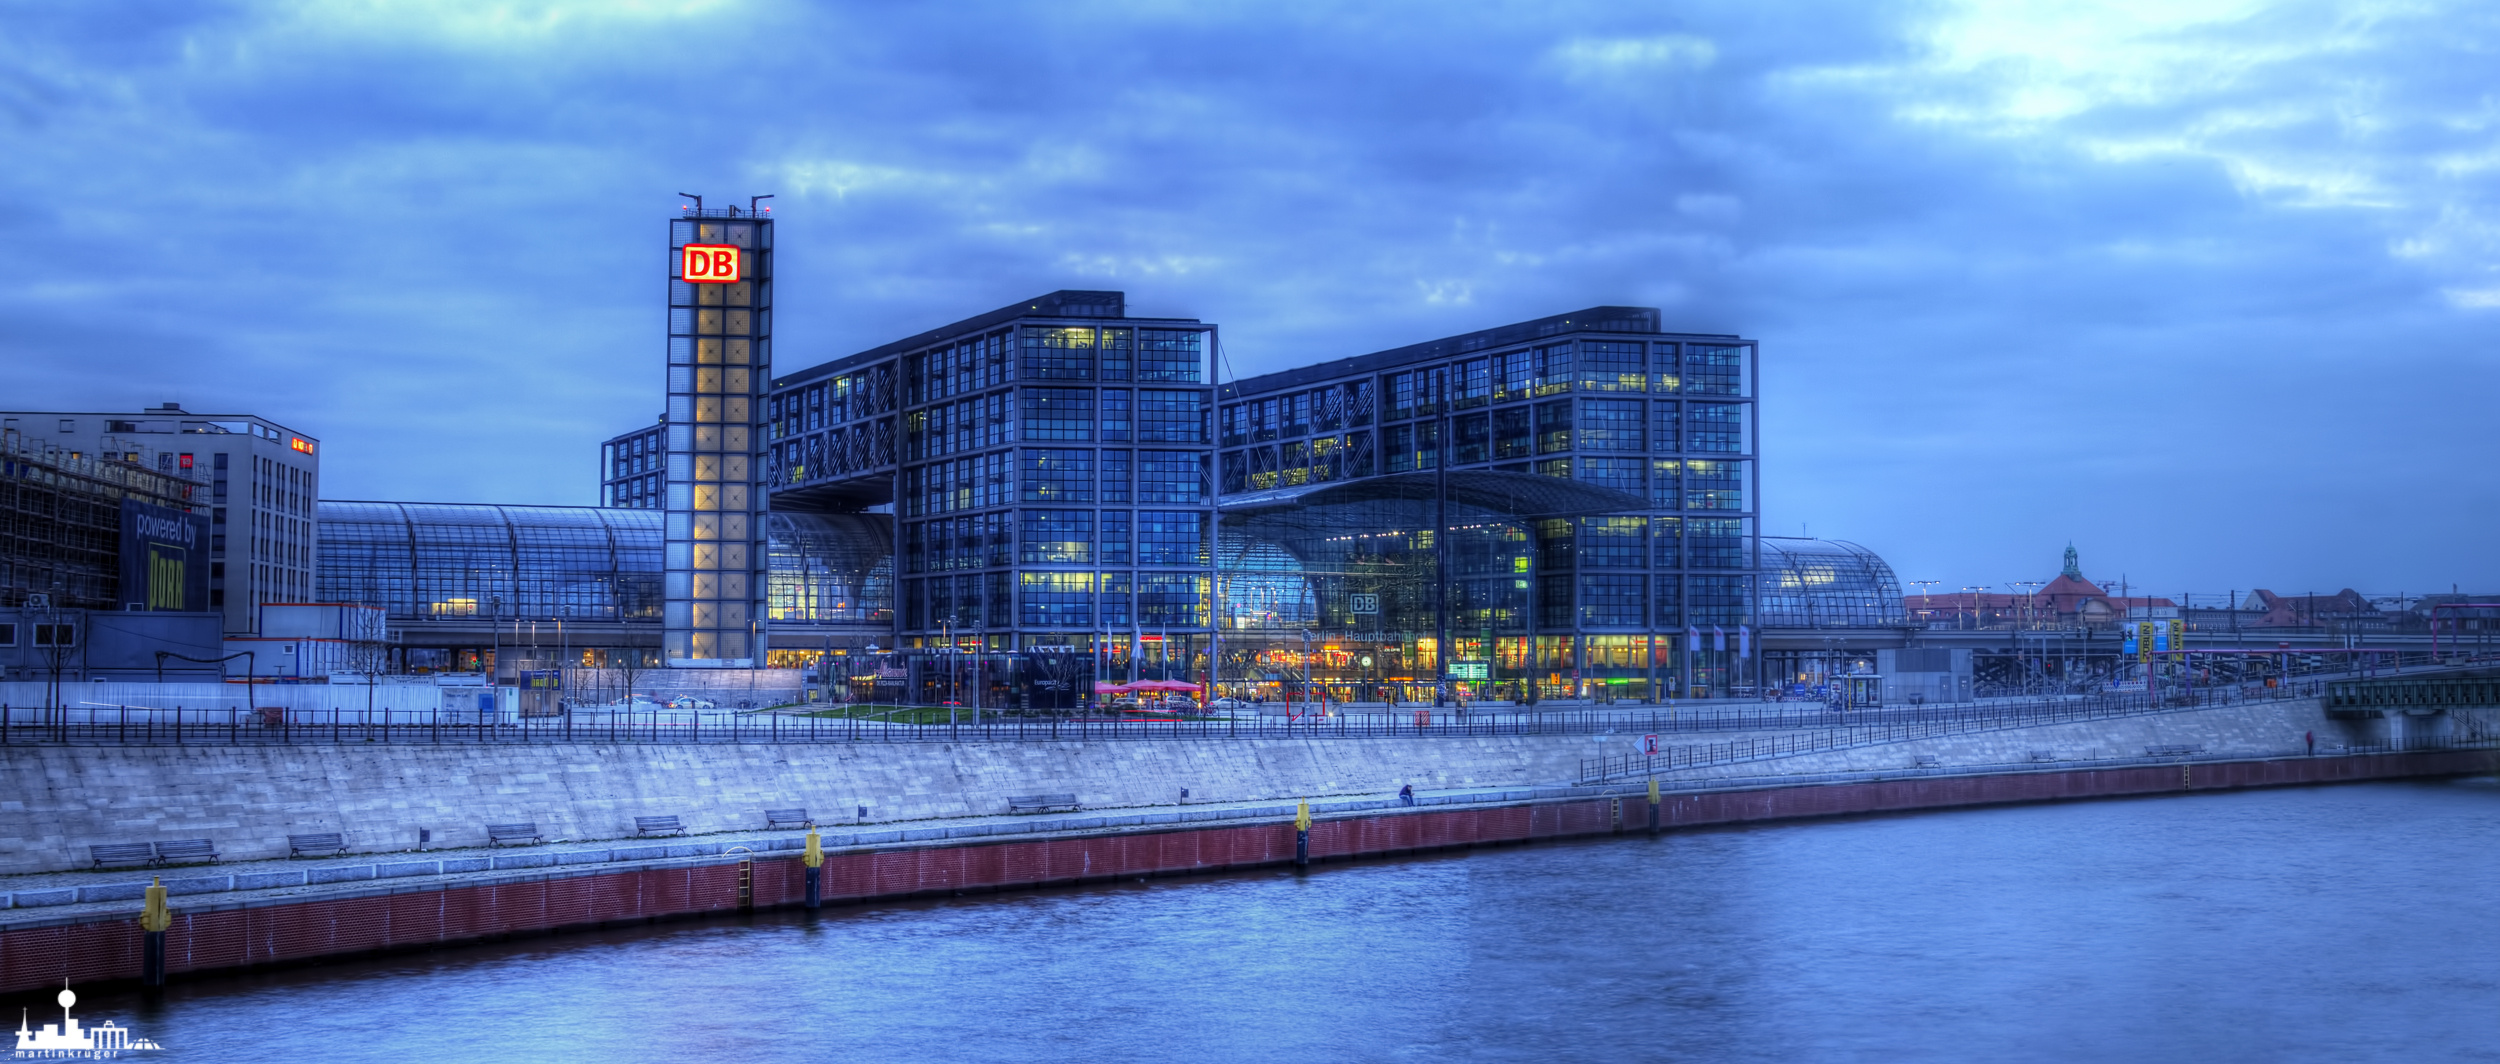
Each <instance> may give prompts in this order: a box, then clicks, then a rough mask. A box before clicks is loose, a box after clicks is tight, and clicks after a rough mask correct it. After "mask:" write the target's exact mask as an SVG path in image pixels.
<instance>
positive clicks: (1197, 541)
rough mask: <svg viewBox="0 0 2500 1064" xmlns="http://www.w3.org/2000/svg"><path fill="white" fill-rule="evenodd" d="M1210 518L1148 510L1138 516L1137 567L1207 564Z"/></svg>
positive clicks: (1189, 513) (1190, 513)
mask: <svg viewBox="0 0 2500 1064" xmlns="http://www.w3.org/2000/svg"><path fill="white" fill-rule="evenodd" d="M1206 516H1207V515H1206V514H1205V513H1203V512H1197V511H1180V512H1172V511H1156V510H1144V511H1140V512H1139V513H1138V515H1137V564H1139V565H1180V566H1203V565H1205V564H1207V543H1206V527H1207V526H1206Z"/></svg>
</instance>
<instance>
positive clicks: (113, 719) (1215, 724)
mask: <svg viewBox="0 0 2500 1064" xmlns="http://www.w3.org/2000/svg"><path fill="white" fill-rule="evenodd" d="M2303 693H2304V692H2303V691H2301V690H2299V689H2293V688H2278V689H2273V690H2272V691H2268V692H2266V694H2267V695H2269V696H2271V697H2278V698H2288V697H2297V696H2300V695H2301V694H2303ZM2311 693H2313V692H2311ZM2241 697H2242V695H2241V694H2240V693H2239V692H2237V691H2236V690H2234V691H2232V692H2231V693H2229V694H2227V695H2225V694H2221V693H2213V692H2208V693H2206V694H2205V695H2204V696H2202V697H2199V698H2196V699H2194V700H2192V701H2191V700H2189V699H2187V698H2185V697H2170V698H2165V699H2164V700H2163V702H2164V703H2165V705H2166V706H2168V707H2169V708H2184V707H2186V706H2189V705H2197V706H2202V705H2211V704H2220V703H2221V702H2223V701H2225V700H2226V699H2227V700H2229V701H2237V700H2239V699H2240V698H2241ZM2162 708H2164V707H2163V706H2156V705H2154V704H2153V703H2152V702H2151V701H2150V700H2148V699H2147V698H2146V696H2144V695H2141V694H2131V695H2106V696H2099V697H2096V698H2089V699H2077V698H2068V699H2037V700H2028V701H2020V702H2014V701H1997V702H1977V703H1960V704H1940V705H1924V706H1905V707H1892V708H1883V709H1856V710H1849V711H1846V712H1842V711H1836V710H1832V709H1829V708H1826V707H1823V706H1820V705H1795V706H1792V705H1789V704H1782V703H1760V704H1746V705H1715V706H1711V705H1677V706H1668V707H1660V708H1656V709H1651V710H1648V711H1640V710H1631V711H1625V710H1608V709H1570V710H1535V709H1505V710H1483V709H1464V710H1461V709H1456V708H1451V709H1414V710H1398V711H1392V712H1389V713H1381V714H1346V713H1339V714H1333V715H1327V716H1321V715H1310V716H1304V717H1300V718H1277V717H1249V716H1233V717H1222V716H1211V717H1191V718H1180V719H1136V718H1129V719H1109V718H1090V717H1058V718H1039V719H1036V718H1001V717H989V718H986V719H983V720H981V721H980V722H978V723H974V722H972V721H971V720H969V719H968V718H967V719H966V720H964V721H962V722H958V723H945V724H907V723H894V722H889V721H879V720H872V719H866V718H859V717H820V716H810V715H789V714H780V713H728V712H719V711H704V710H671V709H653V710H641V711H615V712H598V711H576V712H573V713H568V714H565V715H562V716H556V717H532V718H519V719H514V718H511V717H504V716H492V715H481V714H476V713H462V712H459V711H454V710H439V711H438V710H430V709H417V710H409V709H373V710H361V709H329V710H321V709H311V710H307V709H277V708H270V707H261V708H258V709H252V708H246V707H234V706H228V707H217V708H196V707H195V708H179V707H166V708H159V707H150V706H139V705H98V704H85V705H79V706H71V707H65V708H52V709H42V708H34V707H26V706H18V707H7V706H0V745H27V746H34V745H51V746H203V745H210V746H267V745H279V746H287V745H311V744H324V743H357V744H364V743H389V744H408V743H416V744H433V745H477V746H486V745H516V744H532V743H610V744H623V743H637V744H643V743H843V742H849V743H857V742H884V743H909V742H934V743H960V742H1053V741H1069V740H1075V741H1087V742H1091V741H1121V740H1141V739H1175V738H1181V739H1314V740H1326V739H1380V738H1396V737H1416V736H1436V737H1468V736H1504V735H1621V734H1632V735H1658V734H1674V733H1699V732H1724V731H1779V730H1791V731H1793V730H1801V729H1821V730H1820V731H1817V732H1816V733H1815V735H1816V736H1830V735H1842V734H1845V735H1853V736H1860V735H1862V736H1911V737H1917V736H1924V735H1934V734H1950V733H1952V732H1956V731H1972V730H1986V729H1992V728H2007V727H2024V726H2027V725H2029V724H2033V723H2042V722H2046V721H2050V720H2070V719H2089V718H2091V717H2095V716H2116V715H2124V714H2130V713H2143V712H2158V711H2161V709H2162ZM1779 738H1780V740H1781V741H1784V742H1788V743H1790V744H1791V745H1790V746H1788V747H1779V749H1793V750H1794V751H1795V752H1811V749H1808V748H1803V747H1796V746H1795V745H1794V744H1795V743H1797V742H1799V741H1803V740H1805V739H1806V738H1808V737H1805V736H1783V737H1779ZM1770 741H1771V740H1766V739H1753V740H1746V741H1745V742H1747V743H1750V744H1752V745H1749V746H1744V747H1741V749H1744V750H1748V751H1768V750H1771V749H1773V747H1771V746H1767V745H1764V744H1766V743H1768V742H1770ZM1815 741H1817V742H1824V743H1826V745H1825V746H1821V747H1814V748H1812V749H1829V748H1832V747H1830V746H1828V743H1829V742H1830V741H1832V740H1828V739H1816V740H1815ZM1869 741H1898V739H1891V740H1869ZM1708 748H1711V749H1721V748H1726V749H1736V747H1731V746H1730V744H1724V743H1722V744H1708ZM1676 749H1679V750H1698V749H1703V747H1680V748H1676ZM1669 756H1670V757H1681V758H1683V760H1681V761H1676V762H1675V764H1676V765H1678V766H1682V765H1689V764H1696V763H1714V762H1696V761H1694V760H1693V758H1695V757H1702V756H1705V755H1700V754H1674V755H1669ZM1706 756H1708V757H1711V758H1724V757H1725V756H1727V755H1725V754H1711V755H1706ZM1747 756H1751V755H1750V754H1748V755H1747ZM1763 756H1787V755H1786V754H1779V755H1771V754H1768V753H1765V754H1764V755H1763ZM1739 759H1743V758H1739ZM1616 760H1622V759H1616ZM1642 760H1647V759H1642ZM1662 766H1663V763H1662ZM1616 774H1618V775H1620V774H1621V773H1620V771H1619V770H1618V771H1617V772H1616ZM1640 774H1644V775H1645V774H1647V769H1646V768H1644V769H1643V770H1642V772H1641V773H1640ZM1582 775H1583V776H1586V775H1588V773H1587V772H1586V771H1583V773H1582Z"/></svg>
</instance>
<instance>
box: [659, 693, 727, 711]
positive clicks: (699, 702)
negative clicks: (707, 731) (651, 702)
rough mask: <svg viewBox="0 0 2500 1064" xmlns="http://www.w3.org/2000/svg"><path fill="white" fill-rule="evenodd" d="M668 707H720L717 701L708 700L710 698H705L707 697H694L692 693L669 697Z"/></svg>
mask: <svg viewBox="0 0 2500 1064" xmlns="http://www.w3.org/2000/svg"><path fill="white" fill-rule="evenodd" d="M668 708H670V709H719V708H720V703H718V702H713V701H710V700H707V699H701V698H696V697H695V696H693V695H679V696H677V697H675V698H672V699H669V700H668Z"/></svg>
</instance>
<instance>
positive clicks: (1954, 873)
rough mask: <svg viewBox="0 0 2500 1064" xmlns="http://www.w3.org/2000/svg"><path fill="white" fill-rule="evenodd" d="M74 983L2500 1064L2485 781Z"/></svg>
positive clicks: (1251, 1026)
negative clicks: (153, 980) (244, 972)
mask: <svg viewBox="0 0 2500 1064" xmlns="http://www.w3.org/2000/svg"><path fill="white" fill-rule="evenodd" d="M81 996H82V1001H81V1003H80V1011H81V1013H82V1014H84V1015H85V1016H87V1017H89V1018H90V1022H98V1021H100V1020H102V1019H104V1018H112V1019H116V1020H118V1021H120V1022H121V1023H122V1024H123V1025H125V1026H129V1027H132V1028H134V1029H135V1031H136V1032H137V1033H138V1034H139V1035H142V1036H144V1037H147V1038H150V1039H153V1040H154V1041H156V1042H157V1043H158V1044H160V1045H162V1046H164V1047H165V1049H164V1051H163V1052H151V1053H140V1054H134V1057H135V1058H141V1059H157V1060H202V1061H223V1060H237V1061H240V1060H276V1061H299V1062H316V1061H358V1062H363V1061H371V1062H416V1061H425V1062H437V1061H467V1060H531V1061H548V1060H554V1061H574V1060H580V1061H646V1060H648V1061H680V1060H682V1061H711V1060H757V1061H781V1060H789V1061H801V1060H805V1061H1001V1062H1026V1061H1085V1062H1089V1064H1098V1062H1112V1061H1122V1062H1124V1061H1179V1062H1192V1064H1212V1062H1220V1061H1446V1060H1498V1061H1511V1060H1516V1061H1614V1060H1620V1061H1648V1060H1694V1061H1801V1060H1843V1061H1913V1060H1985V1061H2009V1060H2018V1061H2032V1060H2037V1061H2070V1060H2112V1061H2115V1060H2179V1061H2190V1060H2192V1061H2239V1060H2245V1061H2297V1060H2407V1061H2424V1060H2492V1059H2500V787H2495V786H2494V785H2492V783H2491V782H2490V781H2488V780H2484V781H2456V782H2435V783H2387V784H2365V785H2352V786H2341V787H2320V788H2308V789H2297V790H2277V791H2259V792H2248V793H2239V794H2213V795H2195V796H2183V797H2175V798H2151V799H2138V800H2126V801H2099V802H2082V803H2074V804H2066V805H2039V806H2023V807H2014V808H2002V809H1983V810H1969V811H1959V812H1944V813H1926V814H1916V815H1904V816H1890V817H1875V818H1862V819H1855V820H1842V821H1821V822H1800V823H1792V824H1780V825H1772V826H1762V827H1753V828H1744V829H1729V830H1710V831H1689V832H1683V833H1677V834H1670V835H1666V836H1662V837H1660V838H1657V839H1654V840H1653V839H1647V838H1641V837H1638V836H1631V837H1625V838H1621V839H1604V840H1596V841H1585V842H1572V843H1561V844H1552V845H1539V846H1533V847H1522V848H1512V849H1490V850H1479V851H1474V852H1469V853H1464V854H1451V855H1440V856H1428V857H1423V858H1418V859H1412V860H1398V861H1377V862H1369V863H1360V864H1350V865H1333V866H1325V867H1323V868H1320V869H1318V870H1315V871H1314V872H1312V873H1311V874H1309V875H1306V876H1296V875H1294V874H1292V873H1291V872H1281V871H1280V872H1265V871H1262V872H1257V873H1250V874H1239V875H1228V876H1211V877H1198V878H1184V879H1161V880H1154V881H1150V882H1143V883H1125V884H1116V885H1109V886H1095V887H1086V888H1082V889H1073V890H1055V891H1038V892H1028V893H1012V894H993V895H984V896H977V897H967V898H962V899H948V900H944V901H935V902H920V903H908V904H887V905H874V906H863V907H855V908H837V909H827V910H825V911H824V912H823V913H821V914H819V915H818V916H816V917H815V918H813V919H809V918H807V917H805V916H803V915H798V914H780V913H775V914H769V915H761V916H756V917H753V918H747V919H720V920H710V921H704V922H688V923H676V924H662V925H656V926H649V927H641V928H636V929H632V930H622V931H607V932H589V933H581V934H569V935H561V936H553V937H540V938H534V939H530V940H526V941H524V942H520V943H507V944H502V945H489V946H478V947H470V948H460V949H448V950H442V951H438V952H432V953H424V954H412V955H404V956H396V957H387V958H382V959H378V960H367V961H358V962H352V963H345V964H334V965H327V966H321V967H312V968H301V969H295V970H291V971H283V972H278V973H272V974H268V975H261V976H247V977H240V978H227V979H199V980H194V981H191V982H189V983H187V984H184V985H178V986H176V987H175V988H173V989H172V990H171V991H170V992H168V994H167V995H166V996H165V997H164V999H163V1000H161V1001H159V1002H156V1003H152V1004H151V1003H148V1002H144V1001H142V1000H141V999H140V998H139V997H138V996H137V994H136V993H135V992H132V993H115V992H103V991H99V992H96V993H93V994H82V995H81ZM10 1004H21V1002H10ZM23 1004H29V1005H32V1006H34V1007H35V1008H36V1015H37V1017H38V1021H37V1022H41V1019H40V1017H41V1016H42V1014H43V1010H44V1009H46V1008H48V1007H49V995H44V996H43V997H42V998H41V999H40V1000H36V999H32V998H30V999H29V1000H28V1001H26V1002H23ZM54 1015H55V1017H56V1018H57V1012H55V1013H54Z"/></svg>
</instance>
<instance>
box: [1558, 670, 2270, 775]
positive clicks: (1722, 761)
mask: <svg viewBox="0 0 2500 1064" xmlns="http://www.w3.org/2000/svg"><path fill="white" fill-rule="evenodd" d="M2317 693H2318V690H2317V685H2315V684H2302V685H2295V686H2291V687H2271V688H2259V689H2256V690H2255V691H2254V692H2251V691H2249V690H2247V689H2243V688H2241V687H2237V686H2232V687H2216V688H2205V689H2201V690H2197V691H2193V692H2181V693H2176V694H2165V695H2161V696H2159V697H2154V696H2150V695H2143V694H2102V695H2091V696H2085V697H2077V698H2064V699H2043V700H2037V701H2024V702H2011V703H2009V702H1981V703H1963V704H1959V705H1945V706H1919V707H1914V708H1912V709H1909V710H1878V711H1873V712H1874V713H1876V714H1885V715H1886V716H1885V718H1884V719H1877V720H1866V721H1851V722H1848V723H1846V724H1842V725H1839V726H1835V727H1827V728H1823V729H1821V730H1816V731H1807V732H1804V733H1802V734H1796V735H1767V736H1750V737H1747V738H1743V739H1735V740H1731V741H1728V742H1723V743H1687V744H1682V745H1672V746H1670V745H1664V744H1661V745H1659V746H1658V747H1657V748H1656V750H1655V751H1654V752H1649V751H1636V752H1633V753H1628V754H1620V755H1615V756H1611V757H1595V758H1584V759H1582V760H1581V762H1580V775H1579V782H1580V783H1582V784H1601V783H1609V782H1613V781H1615V780H1626V779H1644V778H1649V777H1654V776H1659V775H1662V774H1666V773H1671V772H1676V771H1679V770H1685V769H1695V768H1707V767H1710V766H1713V765H1730V764H1737V763H1741V762H1746V761H1767V760H1771V759H1773V758H1782V757H1796V756H1798V755H1800V754H1819V753H1828V752H1831V751H1834V750H1849V749H1855V748H1859V747H1868V746H1882V745H1885V744H1888V743H1901V742H1910V741H1913V740H1918V739H1933V738H1938V737H1941V736H1947V735H1963V734H1969V733H1972V732H1988V731H2005V730H2008V729H2013V728H2032V727H2039V726H2042V725H2049V724H2072V723H2075V722H2078V721H2090V720H2106V719H2109V718H2112V717H2132V716H2143V715H2146V714H2151V713H2169V712H2176V711H2179V710H2183V709H2204V708H2210V707H2214V706H2227V705H2237V704H2241V703H2244V702H2265V701H2280V700H2284V699H2289V698H2296V697H2305V696H2307V695H2314V694H2317ZM1806 727H1812V725H1810V724H1809V725H1806Z"/></svg>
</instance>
